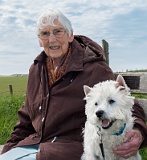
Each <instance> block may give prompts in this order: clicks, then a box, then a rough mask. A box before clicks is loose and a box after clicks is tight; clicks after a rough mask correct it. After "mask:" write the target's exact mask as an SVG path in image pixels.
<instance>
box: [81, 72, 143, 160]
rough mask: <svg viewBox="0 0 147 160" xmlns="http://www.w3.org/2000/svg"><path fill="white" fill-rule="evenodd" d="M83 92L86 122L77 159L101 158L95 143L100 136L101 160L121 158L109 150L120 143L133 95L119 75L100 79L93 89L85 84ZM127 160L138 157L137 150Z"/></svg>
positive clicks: (128, 124)
mask: <svg viewBox="0 0 147 160" xmlns="http://www.w3.org/2000/svg"><path fill="white" fill-rule="evenodd" d="M84 92H85V95H86V96H85V98H84V99H85V100H86V106H85V113H86V116H87V121H86V123H85V129H84V130H83V134H84V153H83V155H82V157H81V160H104V158H103V156H102V153H101V149H100V146H99V144H100V141H101V137H102V143H103V148H104V155H105V156H104V157H105V160H124V159H123V158H122V157H119V156H118V155H116V154H114V153H113V151H112V150H113V149H114V148H115V147H116V145H119V144H121V143H122V142H123V140H124V138H125V134H126V133H127V132H128V131H130V130H131V129H132V128H133V122H134V118H133V117H132V110H133V109H132V107H133V104H134V97H132V96H131V95H130V92H129V88H128V87H127V85H126V83H125V81H124V79H123V77H122V76H121V75H118V77H117V80H116V81H112V80H109V81H104V82H101V83H98V84H96V85H94V87H93V88H90V87H89V86H86V85H85V86H84ZM121 128H122V129H121ZM121 132H122V133H121ZM128 160H141V157H140V155H139V153H137V155H136V156H133V157H130V158H128Z"/></svg>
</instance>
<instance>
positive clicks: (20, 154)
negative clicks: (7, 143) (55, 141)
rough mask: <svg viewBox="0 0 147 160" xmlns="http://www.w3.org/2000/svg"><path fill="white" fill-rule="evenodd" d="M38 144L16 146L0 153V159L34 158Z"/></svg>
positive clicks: (25, 159)
mask: <svg viewBox="0 0 147 160" xmlns="http://www.w3.org/2000/svg"><path fill="white" fill-rule="evenodd" d="M37 152H38V145H32V146H23V147H16V148H13V149H11V150H10V151H8V152H6V153H4V154H2V155H0V160H10V158H11V160H36V153H37Z"/></svg>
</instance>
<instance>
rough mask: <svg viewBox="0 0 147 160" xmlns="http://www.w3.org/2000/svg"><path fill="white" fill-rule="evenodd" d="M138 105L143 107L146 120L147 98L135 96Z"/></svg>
mask: <svg viewBox="0 0 147 160" xmlns="http://www.w3.org/2000/svg"><path fill="white" fill-rule="evenodd" d="M136 99H137V101H138V103H139V105H140V106H141V107H142V108H143V109H144V112H145V120H146V121H147V99H140V98H136Z"/></svg>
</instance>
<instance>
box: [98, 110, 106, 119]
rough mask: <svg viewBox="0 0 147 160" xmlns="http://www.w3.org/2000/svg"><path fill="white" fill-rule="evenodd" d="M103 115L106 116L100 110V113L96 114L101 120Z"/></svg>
mask: <svg viewBox="0 0 147 160" xmlns="http://www.w3.org/2000/svg"><path fill="white" fill-rule="evenodd" d="M103 114H104V111H103V110H99V111H97V112H96V116H97V117H99V118H101V117H102V116H103Z"/></svg>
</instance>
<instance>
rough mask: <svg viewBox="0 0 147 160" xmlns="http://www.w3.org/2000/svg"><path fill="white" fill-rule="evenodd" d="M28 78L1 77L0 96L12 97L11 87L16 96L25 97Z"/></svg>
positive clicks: (25, 76)
mask: <svg viewBox="0 0 147 160" xmlns="http://www.w3.org/2000/svg"><path fill="white" fill-rule="evenodd" d="M27 80H28V76H27V75H24V76H0V96H7V95H10V92H9V85H12V88H13V93H14V94H19V95H20V94H21V95H23V94H24V93H25V91H26V85H27Z"/></svg>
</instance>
